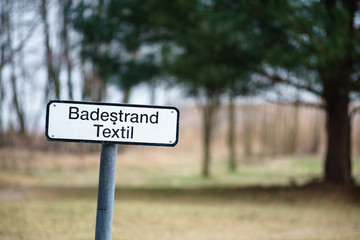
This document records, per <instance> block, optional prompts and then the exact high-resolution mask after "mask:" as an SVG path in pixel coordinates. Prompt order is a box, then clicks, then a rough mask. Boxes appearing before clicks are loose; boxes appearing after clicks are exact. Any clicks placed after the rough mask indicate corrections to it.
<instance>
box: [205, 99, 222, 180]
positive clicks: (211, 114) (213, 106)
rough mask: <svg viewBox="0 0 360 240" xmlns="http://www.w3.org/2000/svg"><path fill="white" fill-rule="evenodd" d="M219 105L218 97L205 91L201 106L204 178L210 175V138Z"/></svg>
mask: <svg viewBox="0 0 360 240" xmlns="http://www.w3.org/2000/svg"><path fill="white" fill-rule="evenodd" d="M218 105H219V97H218V96H217V95H215V94H211V93H207V96H206V103H205V105H204V106H202V111H203V163H202V171H201V175H202V177H204V178H207V177H209V176H210V161H211V154H210V153H211V140H212V134H213V126H214V122H215V116H216V111H217V109H218Z"/></svg>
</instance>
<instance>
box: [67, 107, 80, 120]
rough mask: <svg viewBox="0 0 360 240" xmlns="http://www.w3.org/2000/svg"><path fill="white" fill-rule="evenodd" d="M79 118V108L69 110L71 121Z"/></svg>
mask: <svg viewBox="0 0 360 240" xmlns="http://www.w3.org/2000/svg"><path fill="white" fill-rule="evenodd" d="M78 118H79V108H77V107H70V108H69V119H78Z"/></svg>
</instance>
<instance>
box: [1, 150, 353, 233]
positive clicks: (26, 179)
mask: <svg viewBox="0 0 360 240" xmlns="http://www.w3.org/2000/svg"><path fill="white" fill-rule="evenodd" d="M164 151H165V153H164ZM173 151H175V152H173ZM175 153H176V150H164V149H161V150H159V149H157V148H155V149H153V148H152V149H151V150H150V149H149V148H136V150H134V149H128V150H126V151H124V152H122V153H121V154H119V156H118V166H117V176H116V182H117V184H116V192H115V195H116V196H115V204H114V205H115V207H114V222H113V234H112V237H113V238H112V239H114V240H116V239H117V240H125V239H128V240H130V239H146V240H148V239H150V240H151V239H154V240H155V239H156V240H162V239H164V240H165V239H166V240H168V239H175V240H176V239H189V240H192V239H194V240H195V239H196V240H202V239H204V240H205V239H206V240H209V239H210V240H211V239H225V240H227V239H229V240H231V239H346V240H348V239H350V240H351V239H354V240H355V239H360V218H359V216H360V189H359V187H356V186H354V187H348V188H343V187H340V186H333V185H328V184H323V183H321V182H319V181H317V180H321V175H322V170H321V169H322V161H321V158H320V157H319V156H291V157H277V158H275V159H261V160H260V159H253V160H251V161H246V162H241V163H240V165H239V169H238V172H236V173H232V174H229V173H227V170H226V169H227V168H226V161H225V158H224V156H221V154H220V155H218V156H215V161H214V163H213V166H212V177H211V178H209V179H202V178H200V177H199V172H200V171H199V169H200V166H198V164H199V162H198V161H194V159H196V156H193V157H190V155H189V157H188V158H186V157H184V156H182V157H180V156H179V157H178V158H179V159H177V158H176V157H172V159H171V160H169V159H168V156H169V154H170V155H171V154H175ZM176 155H178V154H175V156H176ZM0 156H2V162H3V165H2V167H1V170H0V204H1V208H0V216H1V218H0V239H4V240H8V239H9V240H10V239H11V240H18V239H29V240H31V239H37V240H41V239H54V240H57V239H59V240H66V239H72V240H73V239H75V240H76V239H79V240H80V239H84V240H85V239H93V238H94V235H95V218H96V201H97V181H98V164H99V161H98V158H99V154H98V153H95V154H83V155H81V156H80V155H73V154H54V153H41V152H28V151H20V150H3V151H0ZM154 156H156V157H154ZM191 156H192V155H191ZM359 172H360V169H359V160H358V159H357V158H356V159H355V160H354V175H355V177H356V179H357V182H359V175H360V174H359ZM310 182H311V183H310Z"/></svg>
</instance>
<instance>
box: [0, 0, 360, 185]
mask: <svg viewBox="0 0 360 240" xmlns="http://www.w3.org/2000/svg"><path fill="white" fill-rule="evenodd" d="M358 4H359V1H358V0H348V1H341V0H323V1H315V0H309V1H296V0H279V1H271V0H256V1H244V0H240V1H239V0H238V1H235V0H174V1H165V0H156V1H155V0H142V1H140V0H122V1H120V0H58V1H55V0H54V1H49V0H38V1H33V2H32V3H27V2H23V1H20V0H18V1H10V0H1V28H0V29H1V30H0V31H1V58H0V60H1V68H0V76H6V77H7V78H8V79H10V80H9V81H8V85H7V86H8V87H7V88H9V87H10V88H11V91H10V92H11V95H12V96H11V99H12V105H13V106H14V109H15V112H16V116H17V117H16V119H17V122H18V129H19V131H20V132H22V133H25V132H26V119H25V115H26V114H25V111H26V109H24V106H26V104H25V101H24V99H21V96H19V92H20V91H21V83H20V81H21V80H20V79H26V76H25V75H26V74H23V73H22V71H20V69H21V68H26V67H25V66H21V61H22V59H23V57H22V54H23V53H22V49H23V45H25V44H26V43H27V40H28V39H29V38H30V36H31V35H32V33H33V32H34V31H32V30H33V28H35V27H31V26H30V27H29V26H28V25H29V24H27V26H26V29H27V30H28V31H27V32H26V31H21V34H19V33H18V32H19V31H18V30H16V28H17V27H18V26H17V25H16V24H15V22H16V21H15V20H14V19H15V18H14V16H15V15H12V14H15V13H14V9H16V8H19V7H28V8H34V9H35V10H33V11H34V12H36V13H38V14H35V15H34V18H37V19H38V20H37V21H36V23H38V22H41V31H38V32H41V33H42V39H43V45H44V49H45V51H44V52H45V53H44V62H43V63H44V64H45V67H46V79H47V82H46V88H45V89H44V92H43V95H42V96H43V98H44V99H45V101H46V100H47V99H50V98H64V96H65V97H66V98H68V99H82V100H92V101H103V100H106V90H107V88H108V86H117V88H118V89H119V90H121V91H122V92H123V99H122V102H123V103H126V102H128V101H129V96H130V94H131V91H132V90H133V88H134V87H135V86H137V85H139V84H144V83H146V84H148V85H149V88H152V89H154V87H155V86H156V85H157V84H159V83H160V82H163V83H164V82H165V83H166V84H169V85H172V86H181V87H182V88H183V89H184V90H185V91H186V93H187V94H188V95H189V96H192V97H194V98H195V99H197V100H198V102H199V106H201V111H202V116H203V124H202V126H203V128H202V139H203V140H202V141H203V168H202V175H203V176H209V174H210V168H209V167H210V161H211V139H212V136H213V128H214V125H215V124H214V119H215V116H216V113H217V112H218V111H219V107H220V105H221V101H222V99H223V98H224V96H227V98H228V103H229V104H228V113H229V115H228V121H229V122H228V126H229V131H228V135H229V136H228V142H229V149H230V153H231V154H230V157H229V158H230V159H232V160H231V162H233V164H232V165H233V167H234V168H235V160H234V159H236V156H235V150H234V139H235V137H236V136H235V135H234V132H235V131H234V124H235V120H234V98H236V97H237V96H249V95H257V94H266V93H268V92H271V91H275V90H274V89H276V88H277V87H278V86H291V87H293V89H296V92H308V93H311V94H312V95H314V96H317V97H318V99H320V101H319V102H317V103H309V102H304V101H302V100H301V98H300V97H299V94H288V95H290V97H291V100H290V101H291V102H292V103H293V104H295V105H298V104H302V105H311V106H315V107H318V108H321V109H323V110H324V111H325V113H326V128H327V146H326V153H325V156H324V179H325V180H326V181H329V182H335V183H341V184H352V182H353V178H352V176H351V151H350V150H351V138H350V136H351V118H352V117H353V116H354V114H355V113H356V111H357V109H358V108H357V107H356V104H353V103H354V102H356V101H357V100H358V97H359V90H360V89H359V88H360V84H359V82H360V81H359V76H360V75H359V64H358V58H359V50H360V48H359V36H360V35H359V24H358V14H359V6H358ZM51 6H52V8H51ZM54 6H55V7H54ZM54 8H55V9H56V15H57V16H58V18H57V19H56V21H55V22H57V28H58V29H57V30H58V34H55V37H56V38H57V39H56V41H55V40H54V39H52V38H54V34H52V33H51V28H52V25H51V24H50V22H51V21H52V22H54V20H52V19H53V18H54V16H53V15H52V13H49V9H54ZM17 14H19V13H17ZM24 18H25V17H24ZM30 25H31V24H30ZM15 38H16V41H15V40H14V39H15ZM54 42H56V43H57V45H56V47H54ZM74 62H77V68H78V69H80V72H81V76H82V85H81V91H80V96H78V97H76V98H75V97H74V91H75V90H76V89H75V88H74V86H75V83H74V78H73V74H74ZM23 72H26V71H23ZM21 74H23V75H24V76H21ZM0 79H1V80H0V81H2V79H3V77H1V78H0ZM60 79H62V80H60ZM0 83H1V92H0V98H4V95H6V94H8V92H7V91H6V92H5V91H4V90H5V88H4V87H3V84H2V82H0ZM10 83H11V84H10ZM63 89H66V91H67V94H64V93H63V92H62V91H63ZM154 97H155V96H154ZM0 113H3V111H0Z"/></svg>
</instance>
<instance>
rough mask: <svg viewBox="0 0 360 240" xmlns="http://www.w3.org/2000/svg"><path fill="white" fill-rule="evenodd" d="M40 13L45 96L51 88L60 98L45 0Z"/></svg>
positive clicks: (49, 92)
mask: <svg viewBox="0 0 360 240" xmlns="http://www.w3.org/2000/svg"><path fill="white" fill-rule="evenodd" d="M40 13H41V18H42V23H43V25H44V26H43V27H44V29H43V30H44V40H45V41H44V45H45V48H46V58H45V60H46V67H47V78H48V86H47V90H46V93H45V98H48V97H49V94H51V91H52V89H53V90H54V92H55V97H56V98H57V99H60V79H59V66H55V63H54V54H53V50H52V48H51V46H50V28H49V23H48V11H47V1H46V0H42V1H41V6H40Z"/></svg>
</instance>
